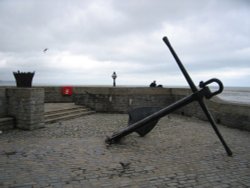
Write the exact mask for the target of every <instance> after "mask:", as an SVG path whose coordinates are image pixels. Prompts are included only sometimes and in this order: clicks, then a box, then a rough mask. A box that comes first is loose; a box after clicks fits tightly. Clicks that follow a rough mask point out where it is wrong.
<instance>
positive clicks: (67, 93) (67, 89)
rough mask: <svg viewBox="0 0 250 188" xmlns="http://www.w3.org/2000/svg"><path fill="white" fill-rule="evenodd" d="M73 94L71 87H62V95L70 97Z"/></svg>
mask: <svg viewBox="0 0 250 188" xmlns="http://www.w3.org/2000/svg"><path fill="white" fill-rule="evenodd" d="M72 94H73V87H72V86H64V87H62V95H65V96H71V95H72Z"/></svg>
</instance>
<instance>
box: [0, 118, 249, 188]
mask: <svg viewBox="0 0 250 188" xmlns="http://www.w3.org/2000/svg"><path fill="white" fill-rule="evenodd" d="M127 119H128V116H127V115H125V114H94V115H89V116H84V117H81V118H77V119H74V120H69V121H64V122H59V123H54V124H49V125H46V127H45V128H43V129H39V130H34V131H22V130H12V131H9V132H4V133H3V134H0V187H18V188H31V187H65V188H77V187H134V188H147V187H148V188H149V187H150V188H151V187H170V188H171V187H180V188H181V187H200V188H202V187H218V188H224V187H250V132H244V131H239V130H236V129H230V128H227V127H223V126H219V129H220V131H221V133H222V135H223V136H224V138H225V140H226V141H227V143H228V145H229V146H230V148H231V149H232V151H233V152H234V155H233V157H228V156H227V155H226V153H225V151H224V148H223V147H222V145H221V143H220V142H219V140H218V138H217V136H216V135H215V133H214V132H213V130H212V128H211V127H210V125H209V124H208V123H207V122H204V121H200V120H197V119H192V118H188V117H183V116H178V115H171V116H169V117H165V118H163V119H161V120H160V122H159V123H158V125H157V126H156V127H155V128H154V129H153V130H152V131H151V132H150V133H149V134H148V135H146V136H145V137H143V138H142V137H139V136H138V135H137V134H135V133H133V134H131V135H128V136H127V137H126V138H124V139H123V140H122V141H121V143H120V144H117V145H112V146H109V147H107V146H106V145H105V144H104V140H105V137H106V135H111V134H112V133H113V131H115V130H118V129H119V128H121V127H124V126H126V124H127Z"/></svg>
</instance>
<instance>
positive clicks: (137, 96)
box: [0, 86, 250, 131]
mask: <svg viewBox="0 0 250 188" xmlns="http://www.w3.org/2000/svg"><path fill="white" fill-rule="evenodd" d="M34 88H37V89H42V92H44V96H41V97H40V98H42V100H44V102H53V103H56V102H58V103H59V102H74V103H76V104H78V105H85V106H87V107H89V108H91V109H93V110H95V111H96V112H105V113H127V112H128V110H129V109H131V108H136V107H166V106H168V105H170V104H172V103H174V102H176V101H178V100H179V99H182V98H183V97H185V96H187V95H189V94H191V91H190V90H189V89H181V88H149V87H145V88H143V87H138V88H137V87H79V86H78V87H73V88H72V95H65V94H63V90H62V87H59V86H57V87H34ZM6 90H7V89H6V88H3V87H1V88H0V107H1V108H0V117H4V116H6V115H10V111H8V109H11V108H13V107H11V106H10V105H14V106H17V105H16V104H14V103H10V102H7V101H8V100H7V98H6V97H7V94H6V93H7V92H6ZM8 90H9V89H8ZM34 91H36V90H34ZM13 92H14V90H13V91H12V95H14V93H13ZM15 92H16V91H15ZM39 93H40V94H39V95H42V94H41V91H40V90H39ZM16 97H17V96H16ZM43 97H44V98H43ZM38 99H39V97H38ZM20 100H21V99H20ZM39 101H40V102H39V104H37V105H38V107H39V109H41V108H42V104H41V100H40V99H39ZM205 102H206V104H207V106H208V108H209V110H210V112H211V114H212V115H213V117H214V119H215V121H216V122H217V123H219V124H223V125H226V126H229V127H233V128H238V129H242V130H248V131H250V105H244V104H237V103H233V102H227V101H223V100H221V99H220V98H219V97H213V98H212V99H211V100H206V101H205ZM33 103H34V102H33ZM33 103H32V102H31V103H30V104H29V105H31V106H32V105H33ZM18 104H19V103H18ZM27 104H28V102H27ZM20 105H22V104H21V103H20ZM20 105H19V106H18V108H21V106H20ZM26 108H28V106H26ZM30 108H32V107H30ZM40 112H41V110H40V111H39V113H40ZM175 113H178V114H182V115H185V116H192V117H196V118H199V119H202V120H206V117H205V116H204V113H203V111H202V110H201V108H200V106H199V104H198V103H197V102H193V103H191V104H188V105H187V106H185V107H183V108H181V109H179V110H177V111H176V112H175ZM41 121H42V120H41Z"/></svg>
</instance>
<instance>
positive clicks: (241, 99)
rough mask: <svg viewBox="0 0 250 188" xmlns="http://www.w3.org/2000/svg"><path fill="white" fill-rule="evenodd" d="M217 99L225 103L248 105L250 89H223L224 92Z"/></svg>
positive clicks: (249, 102)
mask: <svg viewBox="0 0 250 188" xmlns="http://www.w3.org/2000/svg"><path fill="white" fill-rule="evenodd" d="M218 97H219V98H221V99H223V100H226V101H231V102H237V103H243V104H250V88H249V87H225V89H224V91H223V92H222V93H221V94H219V95H218Z"/></svg>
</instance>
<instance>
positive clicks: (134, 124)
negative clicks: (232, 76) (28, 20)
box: [105, 37, 232, 156]
mask: <svg viewBox="0 0 250 188" xmlns="http://www.w3.org/2000/svg"><path fill="white" fill-rule="evenodd" d="M163 41H164V42H165V44H166V45H167V46H168V48H169V50H170V52H171V53H172V55H173V57H174V59H175V60H176V62H177V64H178V66H179V68H180V69H181V71H182V73H183V75H184V77H185V79H186V80H187V82H188V84H189V86H190V88H191V90H192V92H193V94H191V95H189V96H187V97H184V98H183V99H181V100H179V101H177V102H175V103H173V104H171V105H169V106H167V107H165V108H162V109H157V108H150V107H148V108H145V107H144V108H139V109H134V110H133V111H130V112H129V117H130V119H129V126H128V127H126V128H124V129H122V130H120V131H119V132H116V133H114V134H113V135H112V136H110V137H107V138H106V140H105V142H106V143H107V144H113V143H116V142H118V141H119V140H120V139H121V138H122V137H124V136H126V135H128V134H130V133H132V132H137V133H138V134H139V135H140V136H145V135H146V134H147V133H148V132H150V131H151V130H152V129H153V128H154V126H155V125H156V124H157V122H158V120H159V119H160V118H162V117H164V116H166V115H167V114H169V113H171V112H173V111H175V110H177V109H179V108H181V107H183V106H185V105H187V104H189V103H191V102H194V101H197V102H198V103H199V105H200V107H201V109H202V111H203V112H204V114H205V115H206V117H207V119H208V121H209V122H210V124H211V126H212V127H213V129H214V131H215V133H216V135H217V136H218V138H219V139H220V141H221V143H222V145H223V146H224V148H225V150H226V152H227V154H228V156H232V151H231V150H230V148H229V147H228V146H227V144H226V142H225V140H224V139H223V137H222V135H221V134H220V132H219V130H218V128H217V126H216V123H215V121H214V119H213V117H212V115H211V114H210V112H209V111H208V109H207V106H206V104H205V102H204V98H206V99H210V98H212V97H213V96H215V95H217V94H219V93H221V92H222V91H223V84H222V82H221V81H220V80H218V79H216V78H212V79H210V80H208V81H206V82H203V81H201V82H200V84H199V89H198V88H197V87H196V86H195V84H194V82H193V81H192V79H191V77H190V76H189V74H188V72H187V71H186V69H185V67H184V66H183V64H182V62H181V61H180V59H179V58H178V56H177V54H176V53H175V51H174V49H173V48H172V46H171V44H170V42H169V40H168V38H167V37H163ZM211 83H216V84H217V85H218V86H219V87H218V90H217V91H214V92H211V90H210V89H209V87H208V85H209V84H211Z"/></svg>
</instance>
